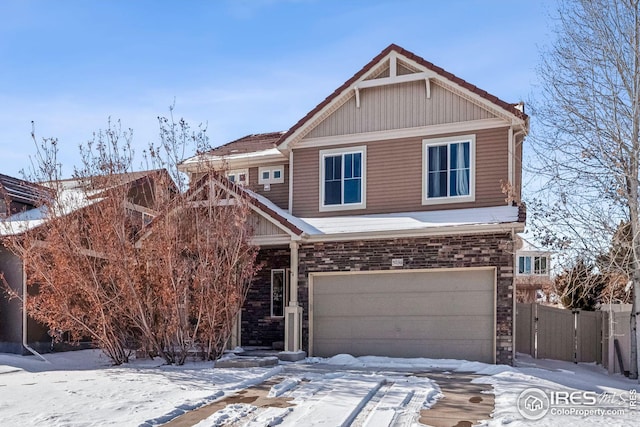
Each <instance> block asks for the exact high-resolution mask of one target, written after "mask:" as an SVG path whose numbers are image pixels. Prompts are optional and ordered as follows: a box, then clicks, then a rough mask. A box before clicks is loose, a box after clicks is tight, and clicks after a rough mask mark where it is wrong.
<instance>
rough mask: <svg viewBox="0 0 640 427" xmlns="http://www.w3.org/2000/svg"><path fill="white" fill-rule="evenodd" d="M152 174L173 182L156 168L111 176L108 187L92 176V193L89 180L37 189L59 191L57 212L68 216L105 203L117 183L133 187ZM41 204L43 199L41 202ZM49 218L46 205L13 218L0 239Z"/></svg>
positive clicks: (0, 227)
mask: <svg viewBox="0 0 640 427" xmlns="http://www.w3.org/2000/svg"><path fill="white" fill-rule="evenodd" d="M153 175H164V176H165V177H167V178H169V179H170V177H169V174H168V173H167V171H166V170H164V169H156V170H150V171H139V172H130V173H123V174H116V175H113V176H111V177H110V178H113V179H109V186H107V182H106V181H105V179H104V178H105V177H90V178H89V181H90V182H89V183H88V185H89V186H90V187H89V190H91V191H87V180H86V179H75V178H72V179H63V180H58V181H53V182H46V183H42V184H41V185H37V186H38V187H39V188H41V189H42V190H43V191H51V190H50V189H55V190H56V191H58V192H59V193H58V198H57V200H58V201H59V202H60V206H59V209H60V211H59V212H58V215H68V214H70V213H73V212H75V211H77V210H79V209H82V208H85V207H87V206H89V205H92V204H94V203H97V202H99V201H100V200H103V199H104V198H103V197H102V195H103V194H104V192H105V191H108V190H109V189H110V188H113V186H114V184H115V185H116V186H120V185H127V184H131V185H132V184H135V183H136V182H138V181H141V180H143V179H145V178H148V177H151V176H153ZM169 182H170V183H172V184H173V186H172V188H173V189H176V188H177V187H175V183H173V180H171V181H168V183H169ZM33 185H36V184H33ZM176 191H177V190H176ZM40 201H42V200H41V199H40ZM48 218H50V215H49V211H48V208H47V207H46V206H40V207H38V208H36V209H31V210H27V211H24V212H20V213H17V214H14V215H11V216H9V217H7V218H5V219H3V220H2V221H0V236H8V235H16V234H20V233H24V232H25V231H28V230H32V229H34V228H36V227H39V226H40V225H42V224H43V223H44V222H45V221H46V220H47V219H48Z"/></svg>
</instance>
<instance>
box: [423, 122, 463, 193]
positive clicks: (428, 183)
mask: <svg viewBox="0 0 640 427" xmlns="http://www.w3.org/2000/svg"><path fill="white" fill-rule="evenodd" d="M422 155H423V162H424V168H423V169H424V170H423V178H424V179H423V192H422V193H423V197H422V203H423V204H436V203H457V202H470V201H474V200H475V136H474V135H467V136H457V137H448V138H437V139H425V140H424V141H423V154H422Z"/></svg>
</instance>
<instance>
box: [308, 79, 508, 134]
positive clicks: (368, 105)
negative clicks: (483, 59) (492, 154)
mask: <svg viewBox="0 0 640 427" xmlns="http://www.w3.org/2000/svg"><path fill="white" fill-rule="evenodd" d="M494 117H495V116H494V115H493V114H491V113H490V112H488V111H487V110H485V109H484V108H482V107H480V106H478V105H476V104H474V103H472V102H470V101H468V100H466V99H464V98H462V97H461V96H459V95H457V94H455V93H453V92H451V91H449V90H447V89H445V88H443V87H442V86H439V85H438V84H437V83H435V82H432V84H431V97H430V98H427V93H426V86H425V82H424V81H416V82H410V83H402V84H395V85H389V86H382V87H373V88H367V89H363V90H361V91H360V108H357V107H356V100H355V96H351V97H350V98H349V99H348V100H347V101H346V102H345V103H344V104H343V105H342V106H341V107H339V108H338V109H337V110H336V111H335V112H334V113H333V114H331V116H329V117H327V118H326V119H325V120H323V121H322V122H321V123H319V124H318V125H317V126H316V127H315V128H314V129H313V130H312V131H311V132H309V134H308V135H306V138H318V137H326V136H336V135H350V134H355V133H362V132H376V131H384V130H393V129H406V128H412V127H420V126H431V125H438V124H445V123H457V122H466V121H470V120H482V119H491V118H494Z"/></svg>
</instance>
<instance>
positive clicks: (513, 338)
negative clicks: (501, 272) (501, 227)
mask: <svg viewBox="0 0 640 427" xmlns="http://www.w3.org/2000/svg"><path fill="white" fill-rule="evenodd" d="M511 240H512V241H513V274H512V276H513V279H512V280H513V282H512V285H511V287H512V289H511V294H512V304H513V306H512V310H513V311H512V314H511V328H512V330H511V345H512V346H513V347H512V348H511V362H512V364H513V365H514V366H515V363H516V341H517V340H518V337H517V336H516V330H517V325H516V322H517V317H518V316H516V313H517V310H518V305H517V304H516V268H517V266H518V256H517V254H516V230H515V228H512V229H511Z"/></svg>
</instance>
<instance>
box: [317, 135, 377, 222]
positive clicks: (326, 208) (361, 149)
mask: <svg viewBox="0 0 640 427" xmlns="http://www.w3.org/2000/svg"><path fill="white" fill-rule="evenodd" d="M350 153H361V154H362V165H361V167H362V200H361V201H360V203H349V204H341V205H325V204H324V158H325V157H327V156H335V155H336V154H350ZM318 157H319V161H320V168H319V169H320V175H319V181H320V194H319V197H318V206H319V210H320V212H332V211H351V210H356V209H366V208H367V146H366V145H361V146H358V147H343V148H332V149H329V150H320V152H319V156H318ZM342 165H343V166H342V167H343V169H344V162H342ZM343 179H344V177H343Z"/></svg>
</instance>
